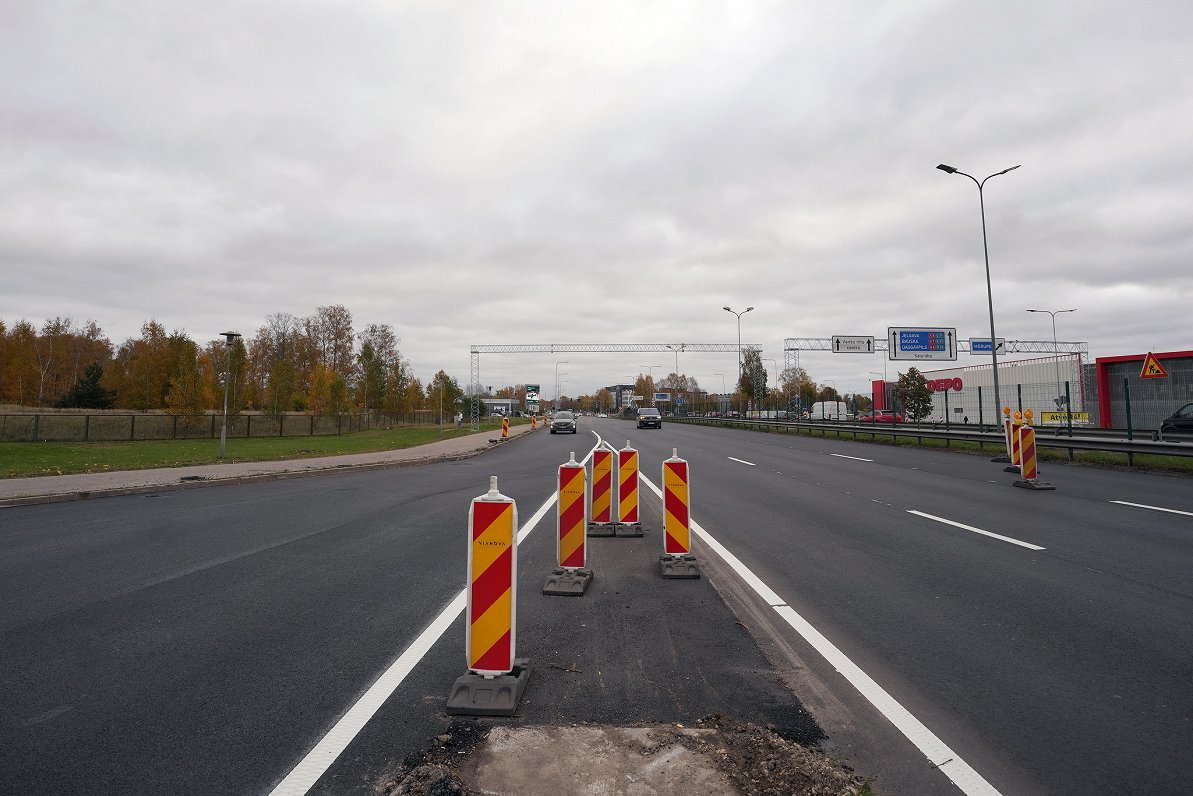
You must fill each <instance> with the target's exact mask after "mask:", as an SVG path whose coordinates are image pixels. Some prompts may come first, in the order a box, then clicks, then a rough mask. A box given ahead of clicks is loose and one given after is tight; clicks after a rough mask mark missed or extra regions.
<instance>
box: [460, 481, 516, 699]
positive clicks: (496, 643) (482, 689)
mask: <svg viewBox="0 0 1193 796" xmlns="http://www.w3.org/2000/svg"><path fill="white" fill-rule="evenodd" d="M517 598H518V506H517V504H516V503H515V502H514V501H513V499H511V498H508V497H506V496H505V495H503V494H501V493H500V492H499V491H498V490H497V476H492V477H491V478H490V479H489V491H488V492H487V493H485V494H483V495H481V496H480V497H477V498H474V499H473V500H472V503H471V505H470V506H469V508H468V597H467V600H468V602H467V617H466V621H465V625H464V627H465V642H464V649H465V658H466V659H467V661H468V671H467V672H466V673H465V674H463V675H461V676H460V677H459V678H457V679H456V681H455V683H454V684H453V685H452V688H451V691H450V692H449V694H448V698H447V712H448V713H451V714H457V715H475V716H512V715H514V711H515V710H516V709H517V707H518V702H519V700H521V698H522V692H523V691H524V690H525V688H526V681H527V680H528V679H529V678H530V661H529V660H528V659H526V658H518V657H516V656H515V652H514V649H515V646H514V644H515V641H516V639H517V629H518V626H517Z"/></svg>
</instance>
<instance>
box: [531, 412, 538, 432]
mask: <svg viewBox="0 0 1193 796" xmlns="http://www.w3.org/2000/svg"><path fill="white" fill-rule="evenodd" d="M538 427H539V423H538V418H537V417H535V416H534V415H531V416H530V430H531V431H533V430H534V429H536V428H538Z"/></svg>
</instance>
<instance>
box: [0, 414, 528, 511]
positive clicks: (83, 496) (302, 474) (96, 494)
mask: <svg viewBox="0 0 1193 796" xmlns="http://www.w3.org/2000/svg"><path fill="white" fill-rule="evenodd" d="M525 436H529V434H528V433H525V432H523V433H518V434H513V435H511V436H510V437H509V438H508V439H504V440H503V439H490V440H488V442H489V445H488V446H487V447H484V448H476V449H475V450H470V451H465V452H463V453H445V454H439V455H432V456H423V457H420V458H417V459H402V460H397V461H381V462H364V463H361V464H333V465H330V466H328V467H311V468H309V469H305V470H279V471H277V472H271V473H268V472H267V473H252V474H249V475H238V476H233V477H228V478H206V477H201V478H199V479H197V480H187V481H181V480H178V481H168V482H163V483H160V484H142V485H139V486H125V487H112V488H110V489H102V488H100V489H90V490H83V491H76V492H59V493H54V494H46V495H26V496H20V497H12V498H0V509H6V508H17V507H19V506H37V505H42V504H45V503H69V502H72V501H76V500H94V499H96V498H105V497H119V496H121V495H144V494H149V493H152V492H177V491H181V490H184V489H201V488H203V487H208V486H232V485H235V484H246V483H252V482H257V481H284V480H289V479H291V478H309V477H312V476H319V475H331V474H334V473H351V472H363V471H368V470H390V469H396V468H399V467H412V466H417V465H420V464H438V463H440V462H454V461H462V460H464V459H471V458H472V457H474V456H479V455H481V454H482V453H486V452H488V451H491V450H493V449H495V448H499V447H501V446H503V445H507V444H509V443H510V442H512V441H513V440H515V439H520V438H522V437H525ZM382 452H384V451H382ZM291 461H298V462H301V461H302V460H301V459H297V460H291ZM124 472H136V471H135V470H130V471H124Z"/></svg>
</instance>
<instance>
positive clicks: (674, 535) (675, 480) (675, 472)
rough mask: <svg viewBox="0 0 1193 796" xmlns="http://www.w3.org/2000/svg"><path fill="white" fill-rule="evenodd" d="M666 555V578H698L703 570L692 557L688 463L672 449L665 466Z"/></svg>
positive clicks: (662, 564)
mask: <svg viewBox="0 0 1193 796" xmlns="http://www.w3.org/2000/svg"><path fill="white" fill-rule="evenodd" d="M662 482H663V555H661V556H659V571H660V572H661V573H662V575H663V577H664V578H698V577H700V567H699V565H698V564H697V562H696V556H695V555H694V554H693V553H692V528H691V484H690V482H689V473H688V463H687V461H685V460H684V459H681V458H679V451H678V450H677V449H676V448H672V449H671V458H670V459H667V460H665V461H664V462H663V476H662Z"/></svg>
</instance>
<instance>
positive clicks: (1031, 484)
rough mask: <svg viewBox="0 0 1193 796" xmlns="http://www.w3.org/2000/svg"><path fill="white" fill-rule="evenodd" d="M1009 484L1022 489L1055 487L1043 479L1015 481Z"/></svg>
mask: <svg viewBox="0 0 1193 796" xmlns="http://www.w3.org/2000/svg"><path fill="white" fill-rule="evenodd" d="M1011 486H1018V487H1022V488H1023V489H1056V487H1054V486H1053V485H1052V484H1047V483H1044V482H1043V481H1027V480H1024V481H1016V482H1015V483H1013V484H1011Z"/></svg>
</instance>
